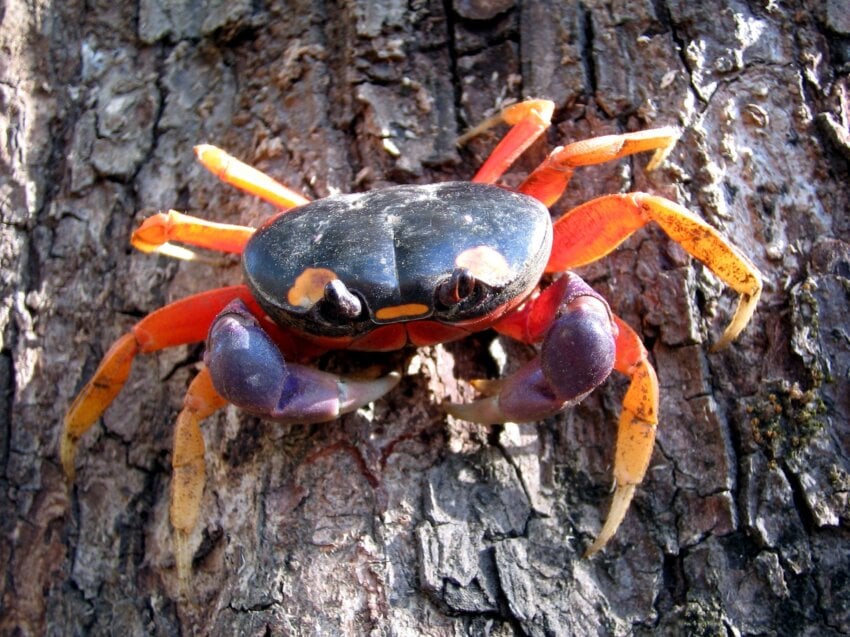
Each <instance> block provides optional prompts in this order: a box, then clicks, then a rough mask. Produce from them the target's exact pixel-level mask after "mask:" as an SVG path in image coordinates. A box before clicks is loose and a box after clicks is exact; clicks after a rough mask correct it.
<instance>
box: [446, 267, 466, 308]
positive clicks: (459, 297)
mask: <svg viewBox="0 0 850 637" xmlns="http://www.w3.org/2000/svg"><path fill="white" fill-rule="evenodd" d="M474 291H475V277H474V276H473V275H472V272H470V271H469V270H468V269H467V268H456V269H455V270H454V271H453V272H452V275H451V277H449V279H447V280H446V281H443V282H442V283H441V284H440V286H439V287H438V288H437V300H438V301H439V302H440V303H441V304H442V305H444V306H445V307H452V306H453V305H457V304H458V303H460V302H461V301H463V300H464V299H465V298H467V297H468V296H469V295H471V294H472V293H473V292H474Z"/></svg>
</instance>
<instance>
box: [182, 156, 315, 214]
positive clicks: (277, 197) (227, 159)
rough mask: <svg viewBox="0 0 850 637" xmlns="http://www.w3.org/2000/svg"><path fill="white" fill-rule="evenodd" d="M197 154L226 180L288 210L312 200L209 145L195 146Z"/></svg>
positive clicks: (219, 176) (212, 170)
mask: <svg viewBox="0 0 850 637" xmlns="http://www.w3.org/2000/svg"><path fill="white" fill-rule="evenodd" d="M195 154H196V155H197V156H198V161H200V162H201V163H202V164H203V165H204V167H205V168H207V170H209V171H210V172H211V173H212V174H214V175H215V176H216V177H218V178H219V179H221V180H222V181H223V182H225V183H228V184H230V185H231V186H236V187H237V188H239V190H242V191H244V192H247V193H249V194H252V195H256V196H257V197H259V198H260V199H262V200H263V201H268V202H269V203H270V204H273V205H275V206H277V207H278V208H280V209H281V210H289V209H290V208H295V207H297V206H303V205H304V204H306V203H310V200H309V199H307V198H306V197H305V196H304V195H301V194H299V193H297V192H295V191H294V190H291V189H289V188H287V187H286V186H284V185H283V184H281V183H279V182H277V181H275V180H274V179H272V178H271V177H269V176H268V175H267V174H265V173H264V172H261V171H259V170H257V169H256V168H253V167H251V166H249V165H248V164H245V163H243V162H241V161H239V160H238V159H236V158H235V157H233V156H232V155H228V154H227V153H226V152H225V151H223V150H221V149H220V148H216V147H215V146H211V145H210V144H200V145H198V146H195Z"/></svg>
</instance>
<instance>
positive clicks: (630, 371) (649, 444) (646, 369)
mask: <svg viewBox="0 0 850 637" xmlns="http://www.w3.org/2000/svg"><path fill="white" fill-rule="evenodd" d="M614 320H615V321H616V323H617V329H618V334H617V341H616V343H617V344H616V348H617V356H616V359H615V362H614V369H616V370H617V371H618V372H621V373H623V374H626V375H627V376H628V377H629V378H630V380H631V382H630V383H629V388H628V389H627V390H626V396H625V398H624V399H623V409H622V412H621V413H620V423H619V426H618V427H617V450H616V452H615V456H614V480H615V482H616V485H615V488H614V496H613V498H612V500H611V509H610V511H609V512H608V517H607V518H606V520H605V524H604V525H603V526H602V530H601V531H600V532H599V536H598V537H597V538H596V540H595V541H594V542H593V544H591V545H590V547H589V548H588V549H587V551H586V552H585V557H588V556H590V555H593V554H594V553H596V552H597V551H599V550H600V549H601V548H602V547H603V546H605V544H606V543H607V542H608V540H610V539H611V538H612V537H613V535H614V533H616V531H617V529H618V528H619V526H620V523H621V522H622V521H623V517H624V516H625V515H626V511H627V510H628V508H629V504H630V503H631V501H632V497H633V496H634V493H635V487H636V486H637V485H638V484H640V483H641V482H642V481H643V477H644V476H645V475H646V470H647V468H648V467H649V460H650V458H651V457H652V449H653V445H654V444H655V428H656V426H657V424H658V378H657V377H656V375H655V370H654V369H653V367H652V365H651V364H650V363H649V360H648V359H647V353H646V349H645V348H644V346H643V343H641V342H640V338H638V335H637V334H635V332H634V330H632V328H630V327H629V326H628V325H626V323H624V322H623V321H622V320H621V319H620V318H619V317H614Z"/></svg>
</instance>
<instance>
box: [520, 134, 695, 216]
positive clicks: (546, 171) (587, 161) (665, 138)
mask: <svg viewBox="0 0 850 637" xmlns="http://www.w3.org/2000/svg"><path fill="white" fill-rule="evenodd" d="M679 135H680V131H679V129H677V128H672V127H667V128H655V129H650V130H645V131H640V132H637V133H624V134H622V135H605V136H603V137H595V138H593V139H587V140H583V141H579V142H575V143H573V144H569V145H568V146H564V147H562V148H556V149H555V150H553V151H552V153H551V154H550V155H549V156H548V157H547V158H546V159H545V160H544V161H543V163H541V164H540V165H539V166H538V167H537V168H535V169H534V171H533V172H532V173H531V174H530V175H529V176H528V177H526V179H525V181H524V182H523V183H522V185H520V187H519V188H518V190H519V191H520V192H522V193H525V194H526V195H530V196H532V197H534V198H535V199H538V200H539V201H541V202H543V204H544V205H545V206H547V207H548V206H551V205H552V204H554V203H555V202H556V201H557V200H558V199H559V198H560V197H561V195H562V194H563V193H564V190H566V188H567V184H569V182H570V178H571V177H572V175H573V171H574V170H575V169H576V168H578V167H580V166H590V165H592V164H601V163H604V162H606V161H611V160H614V159H620V158H621V157H626V156H627V155H634V154H635V153H640V152H643V151H647V150H654V151H655V154H654V155H653V157H652V159H651V160H650V162H649V164H647V166H646V169H647V170H654V169H655V168H657V167H658V166H660V165H661V163H662V162H663V161H664V159H665V157H667V155H668V154H669V153H670V151H671V150H672V149H673V146H674V145H675V144H676V141H677V140H678V139H679Z"/></svg>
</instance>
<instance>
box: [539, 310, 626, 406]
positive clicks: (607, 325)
mask: <svg viewBox="0 0 850 637" xmlns="http://www.w3.org/2000/svg"><path fill="white" fill-rule="evenodd" d="M614 356H615V345H614V333H613V332H612V323H611V317H610V315H609V314H608V306H607V305H604V303H603V301H601V300H599V299H598V298H596V297H595V296H579V297H577V298H575V299H574V300H572V301H571V302H570V303H569V305H568V306H567V310H566V311H565V312H564V313H563V314H562V315H561V316H560V317H559V318H558V319H557V320H556V321H555V322H554V323H553V324H552V327H551V328H549V332H548V333H547V334H546V338H545V339H543V345H542V347H541V348H540V366H541V368H542V370H543V375H544V376H545V377H546V380H547V381H548V383H549V385H550V386H551V388H552V390H553V391H554V392H555V394H556V395H557V396H558V397H559V398H562V399H566V400H572V399H575V398H576V397H577V396H583V395H585V394H587V393H588V392H590V391H592V390H593V389H594V388H596V387H598V386H599V385H600V384H602V382H603V381H604V380H605V379H606V378H608V375H609V374H610V373H611V370H612V369H613V368H614Z"/></svg>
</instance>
